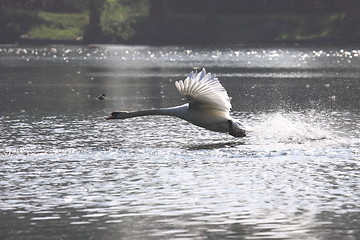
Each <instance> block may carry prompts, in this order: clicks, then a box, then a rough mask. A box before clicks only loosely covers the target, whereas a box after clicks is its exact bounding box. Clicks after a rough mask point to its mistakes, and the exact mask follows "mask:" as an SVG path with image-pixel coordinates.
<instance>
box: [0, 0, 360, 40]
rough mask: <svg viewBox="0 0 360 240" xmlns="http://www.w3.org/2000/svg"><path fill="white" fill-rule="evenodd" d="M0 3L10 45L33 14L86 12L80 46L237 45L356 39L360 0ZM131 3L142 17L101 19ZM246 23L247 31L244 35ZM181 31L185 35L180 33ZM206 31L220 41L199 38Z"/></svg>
mask: <svg viewBox="0 0 360 240" xmlns="http://www.w3.org/2000/svg"><path fill="white" fill-rule="evenodd" d="M0 4H1V7H0V42H7V43H8V42H16V41H17V40H18V39H19V37H20V35H22V34H25V33H26V32H27V31H29V29H31V28H32V27H33V26H36V25H39V24H41V20H40V19H39V18H38V16H37V13H38V12H39V11H46V12H54V13H86V15H87V16H88V25H87V26H86V27H85V28H84V29H83V41H84V42H86V43H91V42H114V43H119V42H120V43H124V42H125V43H126V42H129V43H172V42H174V43H176V42H177V41H178V42H179V43H183V42H198V43H201V42H221V41H224V40H226V39H225V37H227V39H228V40H229V41H232V42H236V41H240V42H241V41H252V40H251V39H259V38H262V37H264V34H265V33H266V32H267V31H268V34H267V36H269V34H270V35H271V34H272V32H271V31H273V30H274V29H275V30H276V31H278V32H277V33H276V34H275V33H274V34H273V35H271V36H269V37H268V38H266V40H271V39H272V40H274V39H282V38H283V39H286V38H289V39H291V38H292V37H293V38H296V37H298V38H299V36H303V35H304V36H305V35H306V34H307V35H306V36H315V38H316V37H322V38H337V39H339V38H344V39H345V40H349V39H350V40H354V39H356V38H357V37H358V36H359V35H360V31H359V30H358V28H357V21H358V20H360V19H359V17H358V15H359V14H358V12H359V10H360V0H196V1H194V0H181V1H179V0H27V1H23V0H0ZM137 5H142V6H145V7H146V8H147V10H146V12H147V13H146V14H144V13H143V12H142V13H141V14H136V13H134V12H132V13H131V14H124V13H123V12H121V11H119V13H118V14H123V16H117V17H116V16H115V17H113V18H109V17H106V16H104V15H106V14H108V13H109V12H110V10H109V9H111V8H112V7H113V6H116V7H118V8H119V9H120V8H121V6H123V7H124V8H126V9H131V8H134V9H135V7H136V6H137ZM250 15H252V16H259V17H258V18H251V17H249V16H250ZM280 15H281V17H280ZM298 15H312V17H313V19H314V21H315V22H316V23H317V24H318V26H315V27H314V26H307V24H306V23H304V22H306V21H305V20H306V18H300V17H298V18H294V16H298ZM324 15H326V16H325V17H323V16H324ZM234 16H235V17H234ZM270 16H271V17H270ZM320 17H323V18H320ZM104 19H105V20H104ZM109 19H110V20H109ZM117 19H118V20H117ZM234 21H235V22H236V21H237V22H238V24H235V23H234ZM249 24H250V25H252V29H253V31H250V32H247V31H248V30H249V29H247V27H246V26H248V25H249ZM273 25H277V26H275V27H274V26H273ZM315 25H316V24H315ZM269 26H270V27H269ZM234 27H236V30H235V31H234ZM193 28H195V29H196V28H200V29H202V30H200V31H197V32H199V33H198V35H197V34H196V33H195V34H192V33H193V32H196V31H195V30H194V29H193ZM263 28H265V29H264V33H262V29H263ZM345 28H346V29H345ZM230 29H231V30H230ZM359 29H360V28H359ZM250 30H251V29H250ZM182 31H189V33H185V34H180V33H181V32H182ZM202 31H204V32H202ZM228 31H232V33H229V32H228ZM206 33H211V34H222V35H223V36H224V37H223V38H222V39H221V38H219V37H210V38H205V37H202V36H201V35H204V34H206ZM256 34H260V35H259V36H256ZM262 34H263V35H262ZM250 35H251V36H250ZM190 36H193V37H190Z"/></svg>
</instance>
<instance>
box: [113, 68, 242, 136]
mask: <svg viewBox="0 0 360 240" xmlns="http://www.w3.org/2000/svg"><path fill="white" fill-rule="evenodd" d="M175 86H176V88H177V90H178V91H179V92H180V93H181V94H182V95H184V96H185V99H186V100H187V102H188V103H186V104H184V105H181V106H176V107H171V108H161V109H150V110H143V111H135V112H113V113H112V114H111V116H110V117H107V118H106V119H107V120H110V119H126V118H133V117H140V116H147V115H168V116H175V117H179V118H181V119H184V120H186V121H188V122H190V123H192V124H194V125H197V126H199V127H203V128H205V129H208V130H211V131H215V132H223V133H229V134H230V135H232V136H234V137H245V136H246V134H245V127H244V126H243V124H242V123H241V122H239V121H237V120H235V119H233V118H232V117H231V116H230V109H231V103H230V98H229V96H228V94H227V92H226V90H225V88H224V87H223V86H222V85H221V83H220V82H219V80H218V79H217V78H216V76H215V75H212V74H211V73H206V71H205V69H204V68H203V70H202V71H201V72H199V73H197V72H191V73H190V74H189V75H188V77H187V78H186V79H185V80H184V81H182V80H180V81H177V82H175Z"/></svg>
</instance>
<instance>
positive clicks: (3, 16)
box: [0, 7, 40, 43]
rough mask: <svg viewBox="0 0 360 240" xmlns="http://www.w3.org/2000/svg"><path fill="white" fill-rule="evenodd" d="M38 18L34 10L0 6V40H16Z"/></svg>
mask: <svg viewBox="0 0 360 240" xmlns="http://www.w3.org/2000/svg"><path fill="white" fill-rule="evenodd" d="M39 21H40V20H39V19H38V17H37V14H36V12H35V11H32V10H25V9H15V8H11V7H0V33H1V34H0V42H3V43H11V42H14V41H17V40H18V39H19V37H20V35H21V34H24V33H26V32H27V31H28V29H29V28H30V27H31V26H32V24H34V23H38V22H39Z"/></svg>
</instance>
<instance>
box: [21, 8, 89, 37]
mask: <svg viewBox="0 0 360 240" xmlns="http://www.w3.org/2000/svg"><path fill="white" fill-rule="evenodd" d="M38 17H39V19H40V24H38V25H36V26H34V27H32V28H31V29H30V31H29V32H28V33H27V34H26V35H27V37H29V38H39V39H51V40H74V39H78V38H80V37H82V35H83V32H84V29H85V27H86V25H87V24H88V22H89V18H88V14H87V13H50V12H39V13H38Z"/></svg>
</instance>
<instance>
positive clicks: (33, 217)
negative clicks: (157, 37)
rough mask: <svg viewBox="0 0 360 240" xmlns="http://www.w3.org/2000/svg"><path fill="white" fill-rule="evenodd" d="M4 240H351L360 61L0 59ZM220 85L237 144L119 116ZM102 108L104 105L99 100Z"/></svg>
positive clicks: (232, 55)
mask: <svg viewBox="0 0 360 240" xmlns="http://www.w3.org/2000/svg"><path fill="white" fill-rule="evenodd" d="M0 56H1V57H0V77H1V81H0V86H1V87H0V103H1V104H0V112H1V116H0V120H1V124H0V131H1V132H2V134H1V136H0V142H1V149H0V181H1V186H0V191H1V195H0V239H170V238H171V239H173V238H184V239H186V238H187V239H206V238H209V239H227V238H236V239H242V238H244V239H357V238H359V237H360V232H359V230H358V221H359V219H360V215H359V211H358V210H357V209H358V205H359V199H360V198H359V197H360V196H359V195H360V194H359V187H360V186H359V182H358V177H359V169H360V168H359V167H360V166H359V159H360V151H359V147H360V138H359V136H360V130H359V129H360V111H359V106H358V103H359V100H360V96H359V86H360V84H359V81H358V78H359V74H360V72H359V69H360V68H359V66H360V65H359V50H357V49H341V48H339V49H338V48H313V47H312V48H299V47H298V48H296V47H295V48H273V47H242V46H227V47H211V48H209V47H206V48H201V47H194V46H189V47H163V48H158V47H146V46H140V47H127V46H102V47H52V48H51V47H44V48H41V47H39V48H12V47H8V48H0ZM203 66H205V67H207V68H208V70H209V71H211V72H214V73H216V74H217V75H218V76H219V78H220V80H221V82H222V83H223V85H224V86H225V87H226V88H227V89H228V92H229V95H230V96H231V97H232V104H233V107H234V109H233V110H234V111H233V115H234V117H235V118H238V119H240V120H242V121H243V122H244V123H245V124H247V125H249V126H250V127H251V128H252V130H251V131H249V133H248V136H247V137H245V138H243V139H236V138H233V137H231V136H229V135H227V134H220V133H213V132H210V131H206V130H203V129H201V128H198V127H196V126H193V125H190V124H188V123H187V122H185V121H182V120H179V119H176V118H172V117H163V116H152V117H142V118H137V119H127V120H124V121H113V122H108V121H105V119H104V117H105V116H107V115H108V114H109V113H110V112H112V111H113V110H135V109H143V108H155V107H168V106H173V105H178V104H180V103H182V102H181V97H180V95H179V94H178V93H177V92H176V89H175V87H174V81H176V80H178V79H181V78H183V77H184V76H185V75H186V74H187V73H188V72H189V71H190V70H191V69H193V68H200V67H203ZM102 93H105V94H106V99H105V100H104V101H98V100H97V96H99V95H101V94H102Z"/></svg>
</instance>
